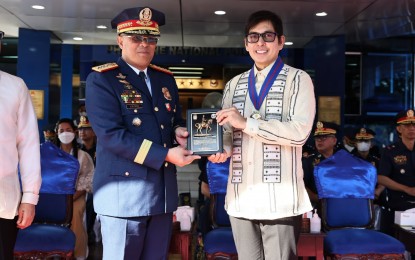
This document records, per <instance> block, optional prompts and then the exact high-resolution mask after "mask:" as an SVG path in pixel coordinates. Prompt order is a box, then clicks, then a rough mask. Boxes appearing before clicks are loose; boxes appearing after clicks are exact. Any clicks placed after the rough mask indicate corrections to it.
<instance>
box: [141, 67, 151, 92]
mask: <svg viewBox="0 0 415 260" xmlns="http://www.w3.org/2000/svg"><path fill="white" fill-rule="evenodd" d="M138 76H139V77H140V78H141V80H142V81H143V83H144V86H146V88H147V89H148V91H149V92H150V95H151V89H150V88H149V87H148V86H147V83H146V74H145V73H144V71H140V73H138Z"/></svg>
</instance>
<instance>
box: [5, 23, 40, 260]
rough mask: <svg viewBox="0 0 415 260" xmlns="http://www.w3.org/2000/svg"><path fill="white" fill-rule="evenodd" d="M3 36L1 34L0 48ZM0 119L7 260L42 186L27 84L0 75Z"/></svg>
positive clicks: (36, 137)
mask: <svg viewBox="0 0 415 260" xmlns="http://www.w3.org/2000/svg"><path fill="white" fill-rule="evenodd" d="M3 36H4V33H3V32H2V31H0V46H1V39H2V38H3ZM0 118H1V120H2V123H1V124H0V260H10V259H13V248H14V244H15V242H16V237H17V232H18V229H23V228H26V227H28V226H30V225H31V224H32V221H33V218H34V216H35V205H36V204H37V202H38V199H39V189H40V184H41V177H40V144H39V130H38V127H37V118H36V114H35V111H34V109H33V105H32V101H31V98H30V94H29V90H28V89H27V87H26V84H25V83H24V82H23V80H22V79H21V78H18V77H15V76H13V75H10V74H8V73H6V72H3V71H0ZM18 168H19V171H20V174H19V173H18ZM19 175H20V181H21V185H22V189H21V188H20V182H19ZM22 194H23V195H22Z"/></svg>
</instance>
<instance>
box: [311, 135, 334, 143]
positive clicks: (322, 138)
mask: <svg viewBox="0 0 415 260" xmlns="http://www.w3.org/2000/svg"><path fill="white" fill-rule="evenodd" d="M329 137H334V135H318V136H314V140H315V141H319V142H322V141H326V140H327V138H329Z"/></svg>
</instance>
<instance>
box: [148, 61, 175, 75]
mask: <svg viewBox="0 0 415 260" xmlns="http://www.w3.org/2000/svg"><path fill="white" fill-rule="evenodd" d="M149 67H150V68H152V69H154V70H157V71H160V72H164V73H167V74H169V75H173V72H171V71H170V70H168V69H165V68H162V67H159V66H156V65H154V64H150V65H149Z"/></svg>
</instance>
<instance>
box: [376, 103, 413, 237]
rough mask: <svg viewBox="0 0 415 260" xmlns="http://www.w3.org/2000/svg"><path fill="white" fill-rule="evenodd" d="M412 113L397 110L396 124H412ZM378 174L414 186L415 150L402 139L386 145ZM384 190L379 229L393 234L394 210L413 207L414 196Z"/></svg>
mask: <svg viewBox="0 0 415 260" xmlns="http://www.w3.org/2000/svg"><path fill="white" fill-rule="evenodd" d="M414 114H415V113H414V110H412V109H409V110H405V111H401V112H399V113H398V114H397V115H396V117H395V123H396V126H400V125H406V124H412V125H414V124H415V115H414ZM411 127H413V126H411ZM378 175H384V176H386V177H388V178H389V179H391V180H392V181H395V182H396V183H399V184H402V185H405V186H408V187H415V151H414V150H409V149H408V148H407V146H406V145H405V144H404V142H403V140H402V139H400V140H399V141H397V142H396V143H394V144H392V145H389V146H387V147H386V148H385V149H384V150H383V152H382V156H381V158H380V164H379V172H378ZM386 190H387V202H386V203H385V207H384V208H382V217H381V231H382V232H385V233H388V234H390V235H394V232H395V231H394V226H393V223H394V212H395V211H397V210H398V211H403V210H407V209H410V208H413V207H415V196H411V195H409V194H407V193H405V192H402V191H398V190H393V189H390V188H386Z"/></svg>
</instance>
